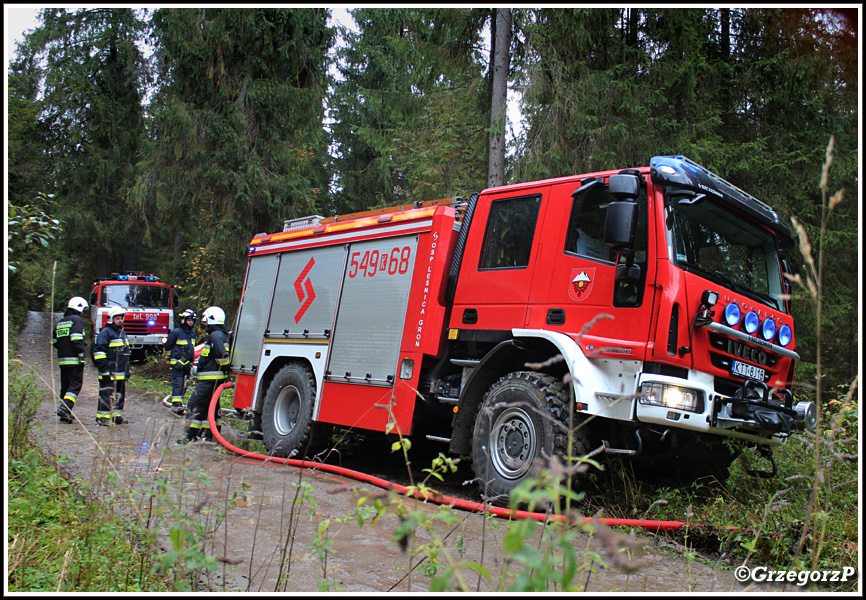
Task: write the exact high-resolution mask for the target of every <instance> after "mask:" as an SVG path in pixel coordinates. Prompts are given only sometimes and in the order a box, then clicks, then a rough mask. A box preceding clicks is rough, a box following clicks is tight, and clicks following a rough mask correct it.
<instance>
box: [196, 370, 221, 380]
mask: <svg viewBox="0 0 866 600" xmlns="http://www.w3.org/2000/svg"><path fill="white" fill-rule="evenodd" d="M225 377H226V374H225V373H223V372H222V371H205V372H203V373H202V372H199V373H198V374H197V375H196V378H197V379H199V380H202V379H224V378H225Z"/></svg>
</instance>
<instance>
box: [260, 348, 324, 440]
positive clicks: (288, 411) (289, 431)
mask: <svg viewBox="0 0 866 600" xmlns="http://www.w3.org/2000/svg"><path fill="white" fill-rule="evenodd" d="M315 395H316V388H315V382H314V379H313V374H312V373H310V371H309V370H308V369H307V368H305V367H304V366H302V365H300V364H289V365H286V366H285V367H283V368H282V369H280V370H279V371H278V372H277V374H276V375H275V376H274V378H273V380H271V383H270V385H269V386H268V391H267V393H266V394H265V401H264V407H263V410H262V436H263V439H264V443H265V447H266V448H267V449H268V452H269V453H270V454H271V456H279V457H288V456H290V455H291V454H292V453H293V451H295V450H297V451H298V452H303V450H304V447H305V445H307V443H308V442H309V441H310V436H311V433H312V430H313V428H312V421H313V399H314V398H315Z"/></svg>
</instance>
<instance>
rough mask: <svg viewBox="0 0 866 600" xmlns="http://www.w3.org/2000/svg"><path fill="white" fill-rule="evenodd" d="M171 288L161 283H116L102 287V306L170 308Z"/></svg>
mask: <svg viewBox="0 0 866 600" xmlns="http://www.w3.org/2000/svg"><path fill="white" fill-rule="evenodd" d="M169 294H170V290H169V288H167V287H164V286H161V285H137V284H123V283H119V284H114V285H106V286H104V287H103V288H102V298H101V301H100V304H101V306H132V307H140V308H168V307H169V304H168V301H169Z"/></svg>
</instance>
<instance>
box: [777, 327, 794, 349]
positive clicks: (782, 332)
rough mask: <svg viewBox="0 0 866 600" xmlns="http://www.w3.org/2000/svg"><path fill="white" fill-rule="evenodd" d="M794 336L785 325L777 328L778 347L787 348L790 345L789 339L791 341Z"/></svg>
mask: <svg viewBox="0 0 866 600" xmlns="http://www.w3.org/2000/svg"><path fill="white" fill-rule="evenodd" d="M793 337H794V335H793V332H792V331H791V328H790V327H788V326H787V325H782V326H781V327H779V345H780V346H787V345H788V344H790V343H791V339H793Z"/></svg>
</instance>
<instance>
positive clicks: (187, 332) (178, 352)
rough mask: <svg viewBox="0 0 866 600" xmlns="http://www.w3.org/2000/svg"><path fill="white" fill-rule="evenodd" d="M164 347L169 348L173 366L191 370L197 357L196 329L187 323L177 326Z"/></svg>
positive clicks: (170, 360) (169, 356)
mask: <svg viewBox="0 0 866 600" xmlns="http://www.w3.org/2000/svg"><path fill="white" fill-rule="evenodd" d="M163 347H164V348H165V349H166V350H168V352H169V354H168V358H169V362H170V364H171V366H172V367H178V368H183V369H185V370H187V371H188V370H189V369H190V368H191V366H192V360H193V358H194V357H195V329H193V328H192V327H189V326H188V325H187V324H186V323H184V324H183V325H181V326H180V327H175V328H174V329H173V330H172V331H171V333H170V334H168V339H167V340H166V341H165V344H164V345H163Z"/></svg>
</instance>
